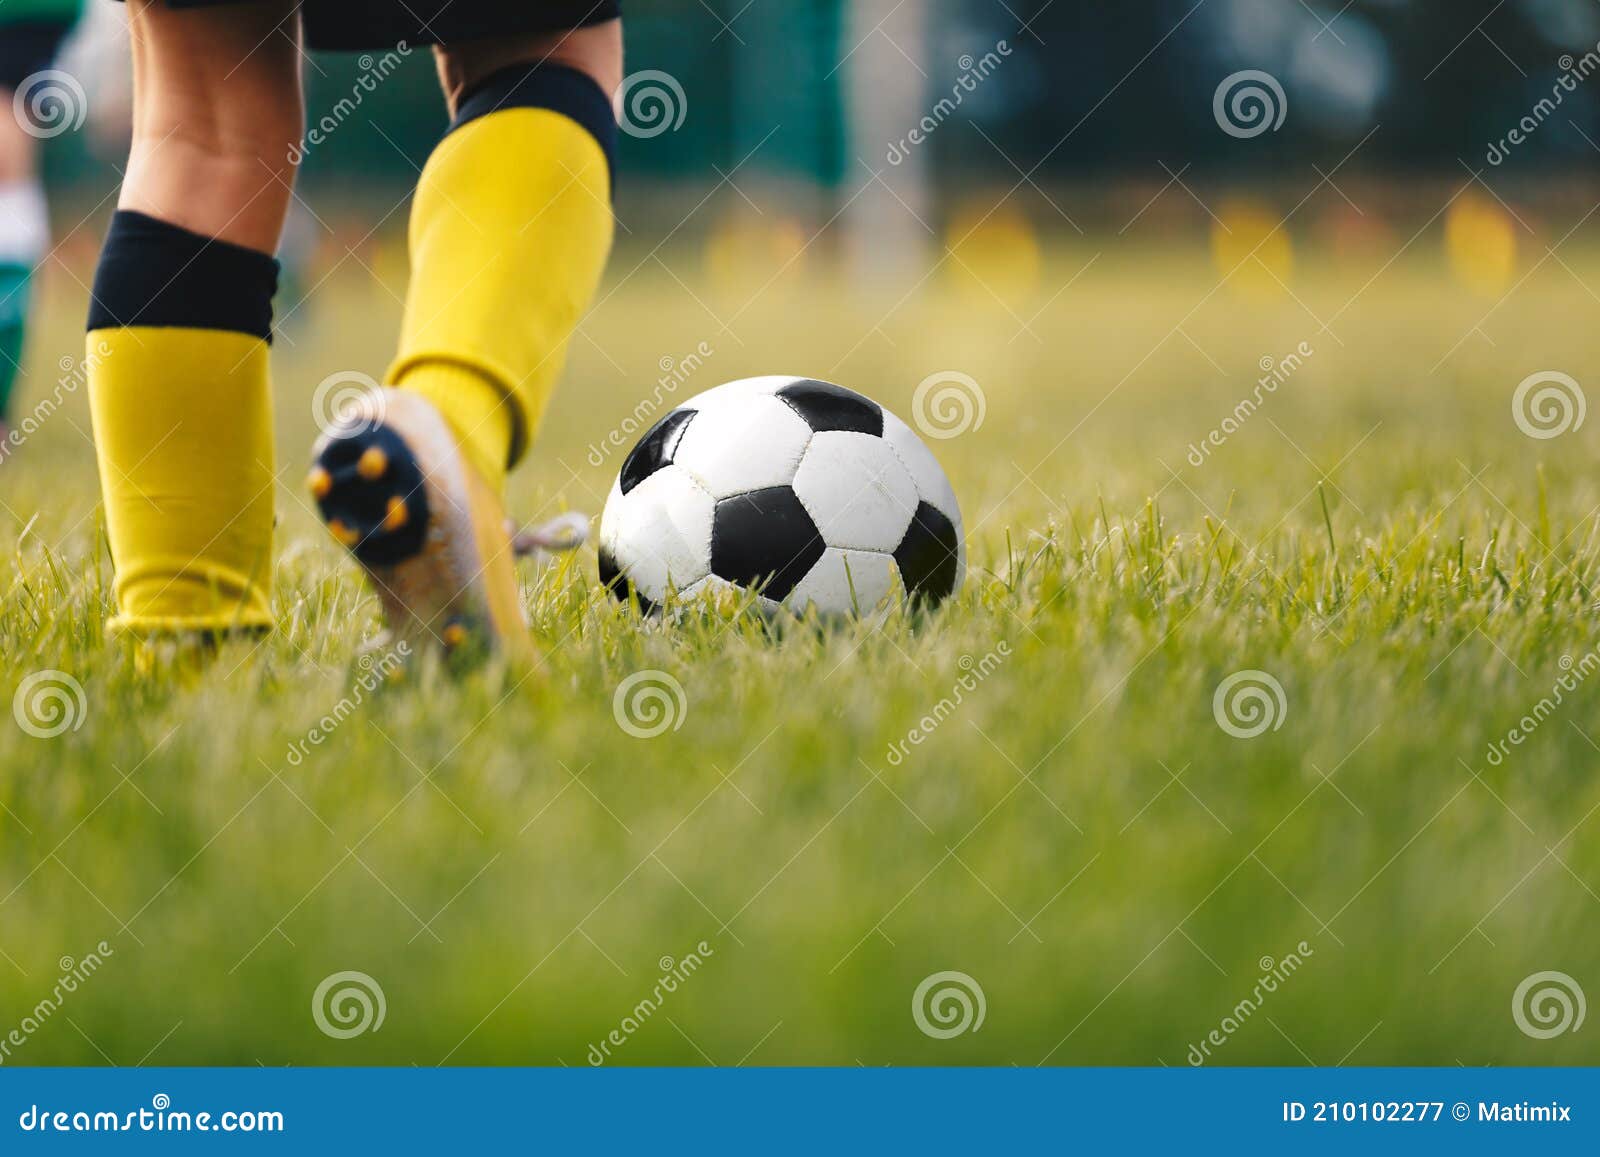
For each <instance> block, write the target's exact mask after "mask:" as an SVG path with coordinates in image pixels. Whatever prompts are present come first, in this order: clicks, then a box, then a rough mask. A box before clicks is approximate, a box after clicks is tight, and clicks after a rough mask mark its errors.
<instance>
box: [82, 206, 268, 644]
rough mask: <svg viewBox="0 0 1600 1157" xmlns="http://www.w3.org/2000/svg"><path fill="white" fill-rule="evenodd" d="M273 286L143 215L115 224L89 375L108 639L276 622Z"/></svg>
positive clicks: (220, 248)
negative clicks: (109, 592)
mask: <svg viewBox="0 0 1600 1157" xmlns="http://www.w3.org/2000/svg"><path fill="white" fill-rule="evenodd" d="M275 283H276V263H275V262H274V261H273V260H272V258H270V257H267V256H266V255H265V254H261V253H255V252H253V251H250V250H245V249H241V248H239V247H237V246H228V245H225V244H223V243H221V242H213V241H209V240H207V239H206V238H202V237H198V236H197V235H195V234H191V233H187V232H186V231H184V230H181V229H178V228H177V227H176V226H173V225H169V224H167V223H165V222H161V221H157V220H155V219H154V218H150V217H144V216H143V215H141V214H136V213H118V214H117V217H116V219H115V220H114V222H113V225H112V231H111V234H110V235H109V236H108V238H107V242H106V248H105V251H104V252H103V254H102V257H101V265H100V270H99V272H98V273H97V274H96V278H95V303H94V305H93V307H92V309H91V313H90V329H89V337H88V359H87V362H86V365H87V370H88V382H89V405H90V414H91V417H92V419H93V422H94V431H95V449H96V455H97V457H98V459H99V464H100V483H101V492H102V495H103V497H104V500H105V514H106V535H107V538H108V539H109V541H110V545H111V561H112V565H113V567H114V569H115V571H116V578H115V592H116V601H117V612H118V613H117V616H116V617H115V618H114V619H113V620H112V623H111V629H112V630H113V631H121V630H129V631H134V632H138V633H148V632H156V631H173V630H200V631H218V630H229V629H233V628H253V627H264V626H268V625H270V624H271V622H272V614H271V610H270V607H269V595H270V590H271V576H272V523H273V493H272V491H273V483H274V475H273V441H272V405H271V401H272V399H271V393H270V389H269V385H268V376H267V354H268V344H267V340H266V333H267V331H268V329H269V328H270V310H271V304H270V303H271V296H272V287H273V286H274V285H275ZM180 322H181V323H183V324H180Z"/></svg>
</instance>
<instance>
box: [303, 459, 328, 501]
mask: <svg viewBox="0 0 1600 1157" xmlns="http://www.w3.org/2000/svg"><path fill="white" fill-rule="evenodd" d="M306 489H307V490H309V491H311V497H313V498H326V497H327V496H328V491H330V490H332V489H333V475H332V474H329V473H328V472H327V471H326V470H324V469H323V468H322V467H321V466H313V467H312V468H311V473H309V474H307V475H306Z"/></svg>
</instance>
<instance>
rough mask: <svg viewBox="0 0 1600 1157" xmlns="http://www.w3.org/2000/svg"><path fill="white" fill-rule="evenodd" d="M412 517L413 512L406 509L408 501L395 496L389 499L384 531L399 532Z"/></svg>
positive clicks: (384, 519)
mask: <svg viewBox="0 0 1600 1157" xmlns="http://www.w3.org/2000/svg"><path fill="white" fill-rule="evenodd" d="M410 517H411V512H410V511H409V510H407V509H406V500H405V499H404V498H401V497H400V496H399V495H398V494H396V495H393V496H391V497H390V499H389V509H388V510H387V511H386V512H385V513H384V516H383V529H385V530H399V529H401V528H402V527H404V526H405V524H406V522H407V520H408V519H409V518H410Z"/></svg>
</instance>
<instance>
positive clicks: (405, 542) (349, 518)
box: [307, 387, 532, 655]
mask: <svg viewBox="0 0 1600 1157" xmlns="http://www.w3.org/2000/svg"><path fill="white" fill-rule="evenodd" d="M311 456H312V463H313V464H312V468H311V473H310V475H309V476H308V478H307V486H308V487H309V489H310V491H311V493H312V495H313V497H315V499H316V501H317V508H318V510H319V511H320V512H321V514H322V518H323V520H324V521H325V522H326V523H327V525H328V530H329V532H330V533H332V535H333V536H334V538H335V539H337V540H338V541H339V542H340V543H341V544H343V545H344V546H346V547H348V548H349V550H350V553H351V554H353V555H355V558H356V561H357V562H359V563H360V564H361V566H362V567H363V568H364V569H365V570H366V572H367V577H368V578H369V579H370V580H371V581H372V585H373V588H374V589H375V590H376V591H377V594H378V599H379V601H380V602H381V603H382V605H383V610H384V616H385V618H386V619H387V620H388V623H389V627H390V630H391V631H392V633H393V636H394V637H395V638H396V639H403V640H405V641H407V642H409V643H411V644H413V645H414V646H421V647H427V646H432V647H434V648H435V649H438V650H441V651H443V652H444V653H445V654H446V655H455V654H459V653H462V652H463V650H464V649H466V650H468V651H477V650H482V651H499V652H502V653H513V654H514V653H526V652H529V651H531V649H532V642H531V639H530V637H529V635H528V628H527V624H526V622H525V620H524V618H523V614H522V607H521V602H520V599H519V597H518V593H517V581H516V574H515V571H514V570H513V560H514V553H513V550H512V545H511V539H510V536H509V535H508V534H507V531H506V517H505V512H504V509H503V508H502V506H501V503H500V499H499V497H498V496H497V495H496V494H495V493H494V491H493V490H491V489H490V487H489V486H488V484H487V483H486V482H484V480H483V479H482V478H481V477H479V475H478V472H477V471H476V470H475V469H474V468H473V466H472V465H471V463H470V462H468V461H467V459H466V457H465V456H464V455H463V454H462V453H461V450H460V446H459V445H458V443H457V441H456V438H455V435H454V434H453V433H452V432H451V430H450V427H449V426H448V425H447V424H446V423H445V420H444V419H443V418H442V417H441V416H440V415H439V412H438V411H437V410H436V409H434V407H433V405H432V404H431V403H430V402H428V401H427V400H425V399H423V398H421V397H419V396H417V395H415V394H411V393H408V392H406V391H404V390H395V389H390V388H387V387H386V388H384V389H382V390H380V391H377V392H376V393H373V394H370V395H368V396H367V397H366V398H365V399H363V400H362V402H361V404H360V405H359V406H358V407H357V408H356V410H355V412H353V413H351V414H349V415H348V416H347V417H346V418H345V419H344V420H342V421H341V422H340V423H339V424H338V425H336V426H334V427H333V428H332V429H330V430H328V431H327V432H326V433H325V434H324V435H323V436H322V437H321V438H319V439H318V440H317V443H316V445H315V446H313V447H312V452H311Z"/></svg>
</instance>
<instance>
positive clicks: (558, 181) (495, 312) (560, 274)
mask: <svg viewBox="0 0 1600 1157" xmlns="http://www.w3.org/2000/svg"><path fill="white" fill-rule="evenodd" d="M614 133H615V124H614V123H613V122H612V120H611V108H610V102H609V101H607V100H606V98H605V95H604V93H602V92H601V90H600V87H599V85H597V84H596V83H595V82H594V81H592V80H590V79H589V78H588V77H586V76H583V75H582V74H581V73H577V72H574V71H573V70H571V69H566V68H555V67H548V66H547V67H543V68H536V69H533V70H532V71H529V70H528V66H517V67H515V68H512V69H507V70H505V71H504V72H502V73H497V74H495V76H492V77H490V78H489V79H488V80H486V81H485V82H484V83H483V84H482V85H480V86H479V87H478V89H476V90H475V91H474V92H473V93H472V94H471V95H470V96H468V97H467V99H466V100H465V101H463V103H462V107H461V111H460V114H459V115H458V117H457V119H456V125H455V127H454V128H453V129H452V131H451V132H450V133H449V134H448V135H447V136H446V137H445V138H444V140H443V141H441V142H440V144H439V147H438V148H437V149H435V150H434V153H433V155H432V156H431V157H430V158H429V159H428V164H427V166H426V167H425V168H424V169H423V172H422V176H421V178H420V180H419V181H418V183H417V194H416V200H415V202H414V203H413V205H412V210H411V227H410V245H411V286H410V290H409V292H408V294H407V297H406V308H405V319H404V321H403V323H402V326H401V337H400V350H399V355H398V357H397V358H396V359H395V362H394V365H393V366H392V367H391V368H390V370H389V377H388V380H389V381H390V383H391V384H393V385H396V386H398V387H400V388H401V389H405V390H414V391H416V392H417V393H419V394H421V395H422V396H424V397H426V398H427V399H428V400H429V401H430V402H432V403H433V404H434V406H436V407H437V408H438V410H439V411H440V413H442V414H443V415H444V418H445V420H446V421H447V422H449V423H450V426H451V428H452V429H453V430H454V431H455V433H456V435H457V437H458V438H459V439H460V440H461V443H462V448H463V450H464V452H465V453H466V454H467V456H468V458H469V459H470V460H471V461H472V462H473V464H474V465H475V466H476V467H477V469H478V470H479V472H480V473H481V474H482V475H483V477H484V478H485V480H486V481H487V482H488V483H489V484H490V486H491V487H493V488H494V490H495V491H496V492H499V491H500V490H501V489H502V487H503V485H504V482H505V475H506V471H507V470H508V469H509V467H511V466H512V465H514V464H515V463H516V462H517V461H518V460H519V459H520V458H521V457H522V455H523V454H524V453H525V452H526V450H527V447H528V444H529V442H531V441H532V439H533V436H534V434H535V432H536V431H537V430H538V427H539V422H540V419H541V417H542V416H543V414H544V409H545V405H546V404H547V403H548V401H549V399H550V394H551V392H552V390H553V389H554V386H555V382H556V379H557V377H558V376H559V375H560V373H561V368H562V365H563V363H564V362H565V358H566V347H567V341H568V338H569V337H570V336H571V334H572V330H573V327H574V326H575V325H576V324H577V322H578V318H579V317H580V316H581V314H582V312H583V310H584V309H585V308H586V306H587V305H588V303H589V300H590V299H591V298H592V297H593V295H594V291H595V287H596V286H597V285H598V284H599V281H600V275H601V272H602V271H603V270H604V268H605V262H606V256H607V254H608V253H609V251H610V248H611V232H612V221H611V176H610V167H609V147H610V142H611V139H612V136H614Z"/></svg>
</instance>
